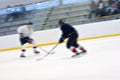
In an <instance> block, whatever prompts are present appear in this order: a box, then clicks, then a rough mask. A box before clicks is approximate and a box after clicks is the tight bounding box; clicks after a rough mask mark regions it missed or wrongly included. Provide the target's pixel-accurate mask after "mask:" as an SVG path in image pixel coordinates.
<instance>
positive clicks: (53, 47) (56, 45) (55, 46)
mask: <svg viewBox="0 0 120 80" xmlns="http://www.w3.org/2000/svg"><path fill="white" fill-rule="evenodd" d="M58 45H59V43H58V44H56V45H55V46H54V47H53V48H52V49H51V50H50V51H49V52H48V54H50V53H51V52H52V51H53V50H54V49H55V48H56V47H57V46H58Z"/></svg>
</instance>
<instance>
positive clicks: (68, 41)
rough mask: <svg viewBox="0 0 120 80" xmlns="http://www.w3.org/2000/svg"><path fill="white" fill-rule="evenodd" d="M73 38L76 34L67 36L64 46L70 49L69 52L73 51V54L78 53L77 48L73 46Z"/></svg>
mask: <svg viewBox="0 0 120 80" xmlns="http://www.w3.org/2000/svg"><path fill="white" fill-rule="evenodd" d="M75 38H76V35H75V36H74V35H73V34H72V35H71V36H69V38H68V40H67V45H66V47H67V48H68V49H69V50H71V52H73V53H74V55H78V50H77V48H76V47H75V46H74V43H75Z"/></svg>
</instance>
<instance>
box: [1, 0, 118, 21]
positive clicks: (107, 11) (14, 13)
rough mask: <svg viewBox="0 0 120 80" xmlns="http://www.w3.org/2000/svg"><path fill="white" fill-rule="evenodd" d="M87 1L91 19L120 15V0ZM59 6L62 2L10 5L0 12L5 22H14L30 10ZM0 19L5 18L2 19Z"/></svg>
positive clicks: (54, 0)
mask: <svg viewBox="0 0 120 80" xmlns="http://www.w3.org/2000/svg"><path fill="white" fill-rule="evenodd" d="M72 1H73V0H72ZM75 1H76V0H75ZM86 1H89V2H90V13H89V15H88V18H89V19H90V18H92V17H93V16H94V17H102V16H109V15H115V14H119V13H120V0H86ZM63 2H64V4H68V1H67V0H66V2H65V1H64V0H63ZM59 4H60V2H58V0H53V1H48V2H41V3H34V4H30V5H23V4H20V5H15V6H14V7H13V6H9V5H8V6H7V7H6V8H5V9H3V10H1V11H0V16H3V15H4V22H6V21H12V20H15V19H19V18H24V17H25V15H27V14H26V12H28V11H30V10H35V9H42V8H48V7H53V6H58V5H59ZM69 4H70V2H69ZM41 5H42V6H41ZM61 5H62V4H61ZM59 6H60V5H59ZM1 13H3V14H1ZM0 19H3V18H1V17H0Z"/></svg>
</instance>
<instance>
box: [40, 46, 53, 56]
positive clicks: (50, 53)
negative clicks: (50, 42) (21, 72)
mask: <svg viewBox="0 0 120 80" xmlns="http://www.w3.org/2000/svg"><path fill="white" fill-rule="evenodd" d="M39 49H41V50H42V51H44V52H45V53H47V54H48V51H46V50H45V49H43V48H42V47H39ZM53 53H55V52H51V53H50V54H53Z"/></svg>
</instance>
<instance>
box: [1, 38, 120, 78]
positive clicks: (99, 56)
mask: <svg viewBox="0 0 120 80" xmlns="http://www.w3.org/2000/svg"><path fill="white" fill-rule="evenodd" d="M79 43H80V44H81V45H83V46H84V47H85V48H86V49H87V51H88V53H87V54H86V55H83V56H81V57H79V58H74V59H73V58H71V56H72V55H73V53H71V52H70V51H69V50H68V49H66V47H65V46H66V45H65V44H64V43H63V44H60V45H58V46H57V47H56V49H55V50H54V51H55V54H51V55H49V56H47V57H46V58H45V59H43V60H41V61H36V59H38V58H41V57H43V56H44V55H45V54H46V53H44V52H43V51H42V50H40V51H41V53H40V54H39V55H35V54H34V53H33V52H32V49H27V53H26V56H27V57H26V58H19V55H20V50H14V51H6V52H1V53H0V80H120V37H110V38H104V39H94V40H86V41H80V42H79ZM52 47H54V45H51V46H44V47H43V46H42V48H44V49H45V50H48V51H49V50H50V49H51V48H52Z"/></svg>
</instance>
